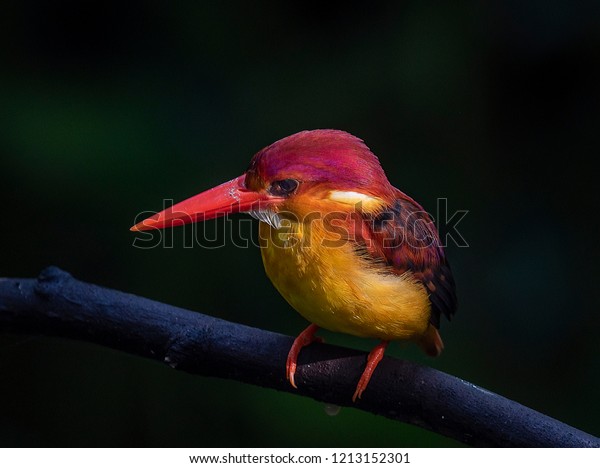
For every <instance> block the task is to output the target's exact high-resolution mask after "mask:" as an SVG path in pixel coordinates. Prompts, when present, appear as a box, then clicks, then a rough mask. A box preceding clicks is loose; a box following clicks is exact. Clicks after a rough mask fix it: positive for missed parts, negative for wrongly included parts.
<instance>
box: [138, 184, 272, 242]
mask: <svg viewBox="0 0 600 468" xmlns="http://www.w3.org/2000/svg"><path fill="white" fill-rule="evenodd" d="M245 179H246V175H245V174H244V175H241V176H239V177H236V178H235V179H233V180H230V181H229V182H225V183H224V184H221V185H219V186H217V187H214V188H211V189H210V190H207V191H206V192H202V193H199V194H198V195H195V196H193V197H191V198H188V199H187V200H184V201H182V202H180V203H177V204H176V205H173V206H172V207H170V208H167V209H166V210H164V211H161V212H160V213H158V214H155V215H154V216H151V217H150V218H148V219H145V220H144V221H142V222H141V223H138V224H136V225H135V226H133V227H132V228H131V230H132V231H147V230H149V229H162V228H166V227H174V226H181V225H183V224H188V223H195V222H198V221H206V220H208V219H213V218H218V217H220V216H225V215H226V214H230V213H239V212H242V211H251V210H253V209H259V204H260V202H261V201H264V200H267V198H268V197H267V195H266V194H265V195H261V194H260V193H258V192H253V191H251V190H248V189H247V188H246V184H245Z"/></svg>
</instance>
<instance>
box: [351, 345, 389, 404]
mask: <svg viewBox="0 0 600 468" xmlns="http://www.w3.org/2000/svg"><path fill="white" fill-rule="evenodd" d="M388 344H389V341H382V342H381V343H379V344H378V345H377V346H375V347H374V348H373V349H372V350H371V352H370V353H369V357H368V358H367V366H366V367H365V370H364V371H363V373H362V375H361V376H360V380H359V381H358V385H357V386H356V391H355V392H354V395H353V396H352V401H353V402H356V399H357V398H360V397H361V396H362V393H363V392H364V391H365V389H366V388H367V385H368V384H369V380H371V376H372V375H373V372H374V371H375V368H376V367H377V364H379V361H381V358H383V353H385V348H386V347H387V345H388Z"/></svg>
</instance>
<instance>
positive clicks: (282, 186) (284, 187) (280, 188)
mask: <svg viewBox="0 0 600 468" xmlns="http://www.w3.org/2000/svg"><path fill="white" fill-rule="evenodd" d="M298 185H300V182H298V181H297V180H296V179H282V180H276V181H275V182H273V183H272V184H271V186H270V187H269V189H268V192H269V193H270V194H271V195H275V196H276V197H285V196H288V195H291V194H292V193H293V192H294V191H295V190H296V189H297V188H298Z"/></svg>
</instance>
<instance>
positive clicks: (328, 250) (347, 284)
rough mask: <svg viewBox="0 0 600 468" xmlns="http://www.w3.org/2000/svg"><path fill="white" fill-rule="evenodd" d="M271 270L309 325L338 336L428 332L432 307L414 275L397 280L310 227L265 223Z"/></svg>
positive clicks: (402, 335) (262, 233)
mask: <svg viewBox="0 0 600 468" xmlns="http://www.w3.org/2000/svg"><path fill="white" fill-rule="evenodd" d="M260 241H261V252H262V258H263V262H264V265H265V270H266V273H267V275H268V276H269V278H270V279H271V281H272V282H273V284H274V285H275V287H276V288H277V290H278V291H279V292H280V293H281V294H282V295H283V297H284V298H285V299H286V300H287V301H288V302H289V303H290V305H291V306H292V307H294V308H295V309H296V310H297V311H298V312H299V313H300V314H301V315H302V316H304V317H305V318H306V319H307V320H309V321H311V322H313V323H315V324H317V325H319V326H321V327H323V328H326V329H329V330H332V331H337V332H343V333H349V334H353V335H357V336H366V337H373V338H380V339H410V338H412V337H413V336H416V335H420V334H422V333H423V331H424V330H425V329H426V328H427V325H428V321H429V316H430V303H429V299H428V297H427V293H426V292H425V290H424V288H423V286H422V285H420V284H419V283H417V282H416V281H415V280H414V279H413V278H412V275H411V274H410V273H407V274H404V275H394V274H392V273H390V272H388V271H387V270H386V269H385V267H383V266H381V265H374V264H372V263H370V262H369V261H368V260H367V259H365V258H361V256H360V255H358V254H357V253H356V249H355V247H354V245H353V244H352V243H351V242H350V241H348V240H344V239H341V238H340V236H339V233H332V232H329V231H328V230H327V229H325V228H324V226H323V224H322V223H320V222H319V220H316V221H312V222H311V223H310V225H308V226H307V225H305V224H301V223H284V226H282V227H279V228H274V227H272V226H270V225H269V224H267V223H262V222H261V223H260Z"/></svg>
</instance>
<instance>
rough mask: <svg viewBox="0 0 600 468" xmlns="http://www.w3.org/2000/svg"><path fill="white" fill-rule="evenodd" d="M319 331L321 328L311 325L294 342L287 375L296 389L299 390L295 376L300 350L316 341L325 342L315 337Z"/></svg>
mask: <svg viewBox="0 0 600 468" xmlns="http://www.w3.org/2000/svg"><path fill="white" fill-rule="evenodd" d="M318 329H319V327H318V326H317V325H315V324H314V323H313V324H311V325H309V326H308V327H307V328H306V329H305V330H304V331H303V332H302V333H300V335H298V338H296V339H295V340H294V344H293V345H292V347H291V348H290V352H289V353H288V357H287V362H286V364H285V375H286V378H287V379H288V380H289V382H290V384H291V385H292V387H294V388H298V387H297V386H296V382H295V381H294V374H295V373H296V367H297V361H298V354H300V350H301V349H302V348H304V347H305V346H308V345H309V344H311V343H312V342H314V341H317V342H319V343H322V342H323V339H322V338H320V337H318V336H315V333H316V332H317V330H318Z"/></svg>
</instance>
